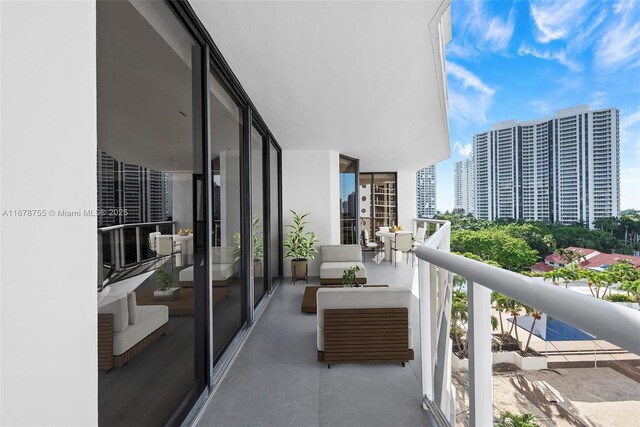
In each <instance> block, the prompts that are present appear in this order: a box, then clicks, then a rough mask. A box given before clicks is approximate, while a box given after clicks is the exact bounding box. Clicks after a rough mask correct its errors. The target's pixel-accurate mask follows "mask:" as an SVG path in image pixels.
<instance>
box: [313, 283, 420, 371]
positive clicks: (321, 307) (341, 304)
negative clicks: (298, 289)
mask: <svg viewBox="0 0 640 427" xmlns="http://www.w3.org/2000/svg"><path fill="white" fill-rule="evenodd" d="M316 302H317V307H318V309H317V313H318V314H317V329H316V332H317V346H318V361H319V362H325V363H328V364H330V363H341V362H342V363H347V362H354V363H358V362H382V361H389V362H401V363H404V362H406V361H409V360H413V331H412V329H411V305H412V295H411V290H410V289H408V288H405V287H398V288H384V287H371V288H346V287H344V288H329V287H327V288H320V289H318V293H317V294H316ZM328 309H332V310H336V309H337V310H351V311H345V312H342V313H340V314H339V316H340V317H339V319H340V318H342V319H345V320H347V323H348V325H349V327H350V328H351V327H353V326H352V325H356V324H357V323H358V322H360V323H361V324H362V325H365V326H364V327H365V328H366V329H365V332H364V336H365V337H364V338H360V339H358V338H355V339H354V334H357V333H358V331H357V327H355V328H354V329H352V330H348V331H345V330H344V329H345V328H344V326H341V325H336V322H339V320H337V321H336V320H335V319H334V320H332V323H331V325H332V326H333V327H336V326H338V327H340V328H341V331H339V332H344V333H346V334H347V335H348V337H347V338H348V339H344V340H342V342H341V343H339V344H338V345H341V346H342V348H340V349H339V350H337V351H338V356H339V357H338V359H340V358H342V359H343V360H341V361H340V360H339V361H336V360H332V359H331V355H330V354H329V352H325V310H328ZM352 309H362V310H363V311H366V313H362V314H359V313H356V312H354V311H353V310H352ZM385 309H400V310H397V311H399V313H393V314H391V315H390V314H389V313H388V312H384V310H385ZM404 309H406V310H404ZM404 313H406V317H405V314H404ZM359 315H360V316H362V317H361V318H358V316H359ZM347 316H348V317H349V318H348V319H347ZM390 316H392V317H390ZM376 317H379V320H376ZM391 318H393V319H398V320H397V321H396V320H393V321H392V320H389V319H391ZM376 322H379V323H380V325H381V326H382V325H384V326H386V327H390V326H392V327H396V328H398V325H399V324H406V327H407V330H406V337H407V341H406V348H405V347H404V345H400V348H391V349H390V348H388V346H386V347H385V348H384V349H382V350H381V349H380V346H379V344H380V341H381V340H382V341H384V340H385V339H386V338H387V337H388V333H389V332H388V330H385V331H381V335H380V336H379V337H375V336H374V337H372V336H371V334H372V332H373V331H372V329H370V326H371V325H372V324H375V323H376ZM403 322H406V323H403ZM335 335H336V331H332V333H331V336H333V339H336V338H335ZM367 339H371V340H372V341H373V342H372V349H375V350H372V351H371V352H370V353H371V354H367V351H368V350H367V349H363V344H362V343H363V341H364V340H367ZM401 339H402V340H404V338H403V337H401ZM338 341H340V340H339V339H338ZM397 341H398V338H397V337H396V338H395V341H394V342H397ZM354 342H357V344H358V346H357V348H354V349H350V348H349V346H350V345H352V344H353V343H354ZM335 346H336V344H333V346H332V349H334V350H336V349H335ZM329 350H331V349H329ZM349 350H352V351H349ZM387 350H388V351H389V354H381V352H384V351H387ZM349 353H350V354H352V356H351V357H350V358H347V359H344V355H345V354H349Z"/></svg>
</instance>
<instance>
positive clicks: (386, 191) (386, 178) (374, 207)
mask: <svg viewBox="0 0 640 427" xmlns="http://www.w3.org/2000/svg"><path fill="white" fill-rule="evenodd" d="M396 182H397V177H396V173H395V172H366V173H365V172H363V173H361V174H360V224H361V227H362V228H363V229H366V230H367V231H368V232H369V238H371V239H372V238H374V237H373V236H375V232H376V231H378V230H379V229H380V227H391V226H393V225H398V197H397V189H396Z"/></svg>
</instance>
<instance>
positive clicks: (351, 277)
mask: <svg viewBox="0 0 640 427" xmlns="http://www.w3.org/2000/svg"><path fill="white" fill-rule="evenodd" d="M358 271H360V267H358V266H357V265H355V266H353V267H349V268H345V269H344V272H343V273H342V286H345V287H347V288H353V287H356V288H361V287H362V285H361V284H359V283H358V282H357V281H356V273H357V272H358Z"/></svg>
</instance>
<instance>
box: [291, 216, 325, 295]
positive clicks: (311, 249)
mask: <svg viewBox="0 0 640 427" xmlns="http://www.w3.org/2000/svg"><path fill="white" fill-rule="evenodd" d="M290 212H291V214H292V215H293V224H287V228H288V229H289V232H287V239H286V240H285V241H284V242H283V245H284V247H285V248H286V252H285V254H284V257H285V258H291V280H292V281H293V284H294V285H295V284H296V280H306V281H307V282H308V280H309V260H310V259H311V260H312V259H314V256H313V254H315V253H318V250H317V249H316V248H315V245H316V243H318V239H316V234H315V233H314V232H313V231H306V232H305V230H304V227H305V226H306V225H307V224H308V222H307V221H305V218H306V217H307V216H309V214H308V213H306V214H304V215H300V214H298V213H297V212H296V211H294V210H291V211H290Z"/></svg>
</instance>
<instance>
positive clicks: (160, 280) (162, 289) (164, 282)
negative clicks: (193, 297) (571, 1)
mask: <svg viewBox="0 0 640 427" xmlns="http://www.w3.org/2000/svg"><path fill="white" fill-rule="evenodd" d="M156 277H157V285H158V290H156V291H153V297H154V299H156V300H158V301H162V300H165V301H166V300H174V299H176V298H178V296H180V288H178V287H174V286H173V283H174V278H173V274H171V273H169V272H167V271H165V270H163V269H160V270H158V271H157V272H156Z"/></svg>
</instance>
